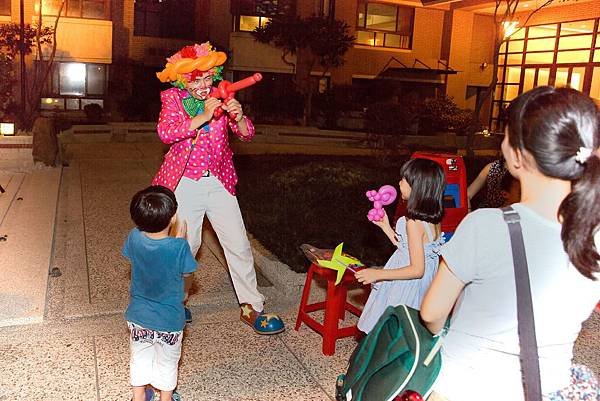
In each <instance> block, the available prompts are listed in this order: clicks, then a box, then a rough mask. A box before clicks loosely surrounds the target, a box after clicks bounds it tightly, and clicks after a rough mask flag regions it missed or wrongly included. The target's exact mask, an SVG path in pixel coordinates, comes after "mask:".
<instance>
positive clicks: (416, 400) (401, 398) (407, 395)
mask: <svg viewBox="0 0 600 401" xmlns="http://www.w3.org/2000/svg"><path fill="white" fill-rule="evenodd" d="M394 401H423V397H421V394H419V393H417V392H416V391H412V390H406V391H405V392H403V393H402V394H400V395H397V396H396V397H394Z"/></svg>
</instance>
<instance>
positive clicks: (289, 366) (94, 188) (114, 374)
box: [0, 144, 354, 401]
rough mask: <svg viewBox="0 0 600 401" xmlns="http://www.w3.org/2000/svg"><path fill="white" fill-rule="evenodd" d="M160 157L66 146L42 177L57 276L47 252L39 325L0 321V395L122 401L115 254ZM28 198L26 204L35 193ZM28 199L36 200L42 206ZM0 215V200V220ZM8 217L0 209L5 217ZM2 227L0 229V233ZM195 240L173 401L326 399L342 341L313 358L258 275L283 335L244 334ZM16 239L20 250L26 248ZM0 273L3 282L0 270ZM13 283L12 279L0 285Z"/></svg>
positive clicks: (309, 342) (211, 258)
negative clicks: (51, 213) (59, 163)
mask: <svg viewBox="0 0 600 401" xmlns="http://www.w3.org/2000/svg"><path fill="white" fill-rule="evenodd" d="M160 155H161V152H160V147H157V146H156V145H155V144H102V145H97V144H96V145H89V144H88V145H81V146H80V145H74V146H72V147H69V149H68V158H69V161H70V165H69V166H68V167H64V168H62V174H61V169H53V170H49V171H45V172H44V174H46V175H48V174H54V177H59V178H61V179H60V191H59V193H58V206H57V208H56V226H55V232H54V244H53V249H52V259H51V262H50V268H54V267H56V268H58V269H59V270H60V272H61V273H62V274H61V275H60V276H59V277H51V276H50V277H48V275H47V273H48V264H49V260H50V259H49V258H48V256H49V255H50V252H49V250H47V251H46V252H45V254H46V265H45V266H43V268H42V269H41V271H42V272H43V275H42V276H41V277H38V278H37V279H38V281H39V282H40V283H41V284H40V285H38V287H40V288H41V287H44V289H45V286H46V283H47V291H44V294H45V295H46V296H45V297H44V298H43V301H45V302H44V303H45V307H42V312H43V313H42V315H40V318H39V321H41V320H42V318H43V322H42V323H39V324H31V325H20V323H23V322H20V321H13V322H12V324H15V323H19V325H10V324H11V321H9V320H5V322H4V326H5V327H2V328H0V361H2V363H0V400H13V399H31V400H52V401H59V400H102V401H104V400H128V399H129V397H130V388H129V385H128V368H129V366H128V361H129V351H128V332H127V327H126V325H125V322H124V320H123V315H122V313H123V310H124V308H125V306H126V304H127V300H128V286H129V265H128V263H127V262H126V261H125V260H124V259H123V258H122V257H121V256H120V247H121V245H122V243H123V240H124V238H125V236H126V234H127V232H128V231H129V230H130V229H131V227H132V223H131V221H130V218H129V201H130V199H131V196H132V195H133V193H135V192H136V191H137V190H139V189H140V188H143V187H144V186H146V185H148V183H149V182H150V180H151V175H152V173H153V172H154V171H156V169H157V167H158V163H159V162H160ZM61 175H62V177H61ZM33 176H35V177H38V176H39V172H35V171H34V172H32V173H31V174H25V175H24V176H23V175H18V176H17V178H15V177H13V178H12V179H13V180H15V179H22V178H24V181H23V183H24V184H22V185H26V184H27V182H28V181H29V180H30V179H32V177H33ZM8 179H9V177H8V174H6V175H5V177H4V181H0V183H2V185H3V186H6V184H7V182H8ZM51 182H58V180H57V179H56V178H54V179H50V178H49V177H47V182H46V183H38V184H37V188H38V192H37V194H38V195H40V196H41V195H42V194H46V193H48V195H44V196H45V197H52V196H51V194H50V192H49V190H50V189H51V188H50V187H49V185H48V184H49V183H51ZM8 186H9V187H12V186H11V185H8ZM54 197H55V199H56V192H54ZM27 198H29V196H28V197H27ZM31 198H32V199H36V196H35V194H31ZM2 199H6V198H2ZM37 199H39V200H40V204H41V203H44V201H45V198H40V197H38V198H37ZM13 206H14V205H13ZM54 206H56V202H55V203H54ZM2 210H3V209H2V203H0V219H1V218H2V217H1V216H2ZM13 212H14V213H16V210H12V211H11V210H10V209H9V210H8V213H9V215H10V213H13ZM22 212H26V213H27V214H28V213H30V212H31V210H28V211H25V210H23V211H22ZM24 217H25V216H23V215H21V218H24ZM7 219H8V217H7ZM7 221H8V220H7ZM3 230H4V225H0V234H2V232H3ZM24 230H25V231H27V230H29V232H30V233H32V234H33V233H35V232H36V231H37V230H38V228H36V225H35V224H34V223H32V222H31V223H30V222H29V221H28V222H27V226H26V227H24ZM51 237H52V236H51V235H49V236H48V238H51ZM204 238H205V241H204V243H203V246H202V249H201V251H200V253H199V257H198V259H199V261H200V264H201V265H202V267H201V269H200V270H199V272H198V273H196V274H195V283H194V287H193V290H192V292H193V294H192V296H191V299H190V304H191V305H192V312H193V314H194V322H193V323H192V324H191V325H189V326H188V328H187V329H186V331H185V335H184V345H183V357H182V360H181V368H180V380H179V392H180V393H181V395H182V397H183V399H184V400H188V401H190V400H194V401H200V400H201V401H204V400H207V401H209V400H292V399H293V400H332V399H333V391H332V390H333V388H334V381H335V377H336V375H337V374H338V373H340V372H342V371H343V370H344V367H345V363H346V360H347V358H348V355H349V353H350V352H351V351H352V348H353V347H354V340H353V339H347V340H345V341H340V342H338V351H337V353H336V355H335V356H334V357H324V356H323V355H322V354H321V339H320V337H319V336H318V335H317V334H315V333H314V332H312V331H310V330H309V329H307V328H306V327H305V326H303V327H302V329H301V330H300V331H299V332H296V331H294V330H293V323H294V321H295V314H296V312H297V305H298V299H296V298H295V297H293V296H292V297H290V296H289V294H287V295H286V294H285V292H283V291H280V290H279V289H278V288H277V287H275V286H273V285H272V284H271V283H270V282H269V280H268V279H266V278H265V277H262V276H261V277H260V279H259V284H261V285H263V286H262V287H261V288H260V289H261V291H262V292H263V293H264V294H265V295H266V297H267V300H268V301H267V302H268V308H269V310H272V311H275V312H278V313H281V314H282V316H283V317H284V320H285V321H286V323H287V331H286V332H285V333H283V334H281V335H278V336H274V337H263V336H258V335H256V334H254V333H253V332H252V331H251V330H250V329H249V328H248V327H247V326H245V325H244V324H243V323H241V322H240V320H239V309H238V307H237V300H236V297H235V294H234V292H233V289H232V286H231V282H230V280H229V276H228V275H227V272H226V268H225V266H224V264H223V262H222V260H223V256H222V253H221V252H222V251H221V249H220V247H219V246H218V244H217V242H216V238H215V237H214V233H213V232H212V230H210V228H208V229H205V235H204ZM14 239H15V241H13V234H9V236H8V241H5V242H0V247H2V246H6V245H8V244H11V242H13V243H15V244H16V243H17V241H16V238H14ZM18 239H19V241H18V242H19V243H20V244H21V246H22V245H24V244H29V243H30V242H29V241H28V240H27V238H21V237H19V238H18ZM2 249H3V248H0V251H1V250H2ZM36 252H37V251H35V252H34V251H33V250H32V253H36ZM38 253H40V254H42V253H43V252H38ZM7 254H9V253H8V252H7V253H0V255H7ZM11 265H12V266H17V265H18V264H15V263H12V264H11ZM2 270H3V278H4V263H3V269H2ZM39 270H40V269H39V268H38V271H39ZM18 276H19V275H18V274H17V273H16V272H15V274H14V275H13V276H12V278H5V279H6V280H7V281H9V280H14V279H15V278H18ZM273 281H276V280H273ZM5 284H6V285H5V286H3V287H2V288H0V293H2V295H3V296H4V295H5V294H4V292H5V289H6V288H8V287H10V283H5ZM38 284H39V283H38ZM6 295H7V297H8V294H6ZM2 299H4V297H2V298H0V302H2V307H3V308H4V302H3V301H2ZM43 306H44V305H43ZM25 312H26V311H25V309H23V308H21V313H25ZM15 313H16V314H18V308H17V311H16V312H15ZM0 316H2V315H0ZM7 325H9V326H7Z"/></svg>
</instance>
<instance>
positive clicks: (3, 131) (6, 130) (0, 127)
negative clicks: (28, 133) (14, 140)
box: [0, 123, 15, 136]
mask: <svg viewBox="0 0 600 401" xmlns="http://www.w3.org/2000/svg"><path fill="white" fill-rule="evenodd" d="M14 134H15V123H0V135H4V136H10V135H14Z"/></svg>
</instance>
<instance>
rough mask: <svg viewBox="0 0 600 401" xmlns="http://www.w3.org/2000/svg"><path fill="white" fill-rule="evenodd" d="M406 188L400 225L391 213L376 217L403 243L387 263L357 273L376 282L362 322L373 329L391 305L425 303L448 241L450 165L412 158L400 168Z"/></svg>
mask: <svg viewBox="0 0 600 401" xmlns="http://www.w3.org/2000/svg"><path fill="white" fill-rule="evenodd" d="M400 174H401V176H402V180H401V181H400V184H399V185H400V194H401V196H402V199H404V200H406V201H408V203H407V213H406V216H403V217H401V218H399V219H398V221H397V223H396V230H393V229H392V227H391V226H390V222H389V219H388V217H387V215H384V218H383V220H381V221H373V223H374V224H376V225H377V226H379V227H380V228H381V229H382V230H383V232H384V233H385V234H386V235H387V237H388V238H389V239H390V241H391V242H392V244H394V245H396V246H397V247H398V249H396V251H395V252H394V253H393V254H392V256H391V257H390V259H389V260H388V261H387V263H386V264H385V266H384V268H383V269H377V268H370V269H364V270H360V271H359V272H357V273H356V278H357V279H358V281H359V282H361V283H363V284H370V283H375V284H374V285H373V287H372V290H371V294H370V295H369V299H368V300H367V303H366V305H365V308H364V309H363V312H362V314H361V317H360V320H359V321H358V328H359V329H360V330H361V331H363V332H365V333H368V332H369V331H371V329H372V328H373V326H374V325H375V323H377V320H379V318H380V317H381V315H382V314H383V312H384V311H385V309H386V308H387V307H388V306H397V305H408V306H410V307H411V308H415V309H419V308H420V307H421V301H422V300H423V296H424V295H425V292H426V291H427V288H429V284H430V283H431V280H432V279H433V276H434V274H435V272H436V271H437V266H438V263H439V257H438V251H439V249H440V246H441V245H442V243H443V242H444V240H443V235H442V233H441V232H440V221H441V220H442V215H443V206H442V200H443V195H444V187H445V185H446V180H445V176H444V171H443V170H442V168H441V166H440V165H439V164H437V163H436V162H434V161H432V160H428V159H412V160H409V161H408V162H406V163H405V164H404V165H403V166H402V169H401V170H400Z"/></svg>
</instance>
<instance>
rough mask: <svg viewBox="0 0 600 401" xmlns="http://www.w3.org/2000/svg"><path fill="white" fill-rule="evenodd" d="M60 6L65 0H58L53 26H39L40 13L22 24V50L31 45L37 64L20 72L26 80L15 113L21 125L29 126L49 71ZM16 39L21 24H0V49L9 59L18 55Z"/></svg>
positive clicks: (25, 52)
mask: <svg viewBox="0 0 600 401" xmlns="http://www.w3.org/2000/svg"><path fill="white" fill-rule="evenodd" d="M64 6H65V0H63V1H62V2H61V5H60V8H59V10H58V16H57V17H56V20H55V21H54V26H53V27H48V26H43V24H42V13H41V12H40V13H39V17H38V21H37V23H36V24H35V25H33V26H32V25H30V24H26V25H25V26H24V35H23V47H24V49H23V50H24V51H23V53H24V54H25V55H30V54H31V53H32V52H33V49H34V48H35V49H37V51H36V55H35V57H36V59H35V61H37V63H36V64H35V65H34V66H32V67H31V70H32V71H29V72H28V71H27V69H26V70H25V71H21V74H23V76H24V78H23V79H25V82H26V93H25V94H24V95H25V101H24V109H23V108H22V109H21V110H20V112H19V115H18V119H19V125H20V127H21V128H24V129H30V128H31V127H32V126H33V122H34V120H35V117H36V115H37V113H38V111H39V105H40V99H41V96H42V91H43V90H44V85H45V84H46V81H47V80H48V77H49V75H50V71H51V70H52V65H53V62H54V56H55V54H56V28H57V26H58V21H59V19H60V16H61V14H62V10H63V8H64ZM40 9H41V7H40ZM20 39H21V26H20V25H19V24H16V23H8V24H3V25H0V49H2V50H3V52H4V53H5V54H6V55H7V57H8V58H9V59H10V61H11V62H12V61H14V59H15V57H16V56H17V55H18V54H20V50H21V48H20ZM48 46H50V47H51V49H50V55H49V56H48V58H47V59H44V52H43V50H42V47H48ZM27 77H30V79H27Z"/></svg>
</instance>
